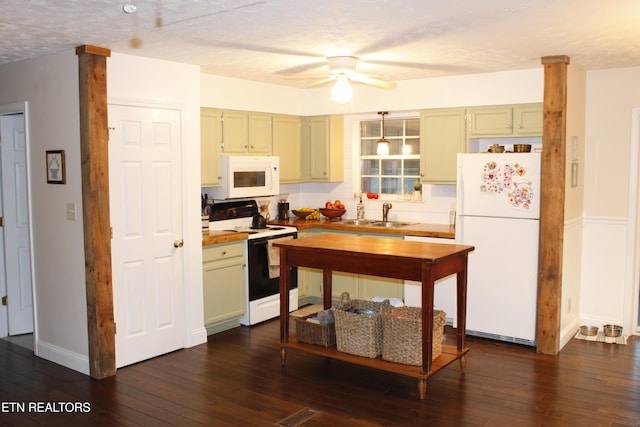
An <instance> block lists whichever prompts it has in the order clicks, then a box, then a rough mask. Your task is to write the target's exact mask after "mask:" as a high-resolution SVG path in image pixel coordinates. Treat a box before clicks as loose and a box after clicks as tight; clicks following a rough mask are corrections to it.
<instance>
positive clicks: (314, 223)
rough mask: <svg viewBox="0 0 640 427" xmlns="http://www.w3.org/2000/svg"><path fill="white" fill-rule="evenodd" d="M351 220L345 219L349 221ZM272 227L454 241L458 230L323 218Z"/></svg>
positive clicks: (444, 226) (282, 222)
mask: <svg viewBox="0 0 640 427" xmlns="http://www.w3.org/2000/svg"><path fill="white" fill-rule="evenodd" d="M347 219H349V218H343V220H347ZM269 224H270V225H287V226H290V227H296V228H297V229H298V230H301V231H302V230H309V229H312V228H319V229H325V230H343V231H351V232H358V231H360V232H363V233H377V234H389V235H403V236H419V237H437V238H441V239H454V238H455V237H456V228H455V226H451V225H449V224H425V223H415V224H410V225H405V226H403V227H390V228H387V227H372V226H370V225H350V224H342V223H340V221H336V220H333V221H330V220H329V219H327V218H321V219H319V220H306V219H301V218H297V217H292V218H289V219H288V220H274V221H269Z"/></svg>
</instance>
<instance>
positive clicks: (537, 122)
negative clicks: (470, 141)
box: [468, 104, 542, 138]
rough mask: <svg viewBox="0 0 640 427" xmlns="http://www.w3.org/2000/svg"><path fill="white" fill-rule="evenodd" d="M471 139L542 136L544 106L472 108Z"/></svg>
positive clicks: (470, 112) (469, 134) (470, 117)
mask: <svg viewBox="0 0 640 427" xmlns="http://www.w3.org/2000/svg"><path fill="white" fill-rule="evenodd" d="M468 114H469V116H468V117H469V132H468V136H469V138H493V137H504V136H541V135H542V104H523V105H505V106H495V107H478V108H470V109H469V110H468Z"/></svg>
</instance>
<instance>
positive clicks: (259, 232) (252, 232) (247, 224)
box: [209, 218, 298, 239]
mask: <svg viewBox="0 0 640 427" xmlns="http://www.w3.org/2000/svg"><path fill="white" fill-rule="evenodd" d="M247 219H248V221H247ZM252 222H253V220H252V218H237V219H229V220H222V221H210V222H209V230H216V231H232V232H239V233H247V234H249V239H259V238H263V237H272V236H278V235H280V234H287V233H295V232H297V231H298V230H297V229H296V228H295V227H287V226H280V225H267V226H266V228H252V227H251V223H252Z"/></svg>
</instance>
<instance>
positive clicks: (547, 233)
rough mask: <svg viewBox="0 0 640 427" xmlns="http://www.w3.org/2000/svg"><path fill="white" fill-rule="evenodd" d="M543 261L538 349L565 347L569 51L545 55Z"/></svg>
mask: <svg viewBox="0 0 640 427" xmlns="http://www.w3.org/2000/svg"><path fill="white" fill-rule="evenodd" d="M542 64H543V65H544V102H543V110H544V116H543V117H544V118H543V128H542V147H543V150H542V174H541V175H542V177H541V184H540V185H541V188H542V189H543V191H542V192H541V201H540V252H539V261H538V319H537V337H536V341H537V351H538V353H543V354H557V353H558V352H559V351H560V310H561V307H562V306H561V297H562V248H563V241H564V199H565V157H566V132H567V129H566V128H567V126H566V121H567V117H566V109H567V66H568V64H569V57H568V56H564V55H560V56H546V57H543V58H542Z"/></svg>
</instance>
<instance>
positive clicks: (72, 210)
mask: <svg viewBox="0 0 640 427" xmlns="http://www.w3.org/2000/svg"><path fill="white" fill-rule="evenodd" d="M67 219H68V220H69V221H75V220H77V219H78V215H77V213H76V204H75V203H67Z"/></svg>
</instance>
